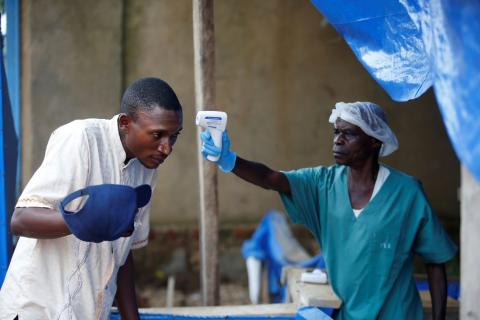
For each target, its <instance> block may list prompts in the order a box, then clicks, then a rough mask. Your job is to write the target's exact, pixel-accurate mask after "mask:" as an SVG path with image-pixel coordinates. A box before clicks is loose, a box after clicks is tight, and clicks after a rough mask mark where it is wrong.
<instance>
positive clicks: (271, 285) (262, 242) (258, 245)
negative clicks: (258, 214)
mask: <svg viewBox="0 0 480 320" xmlns="http://www.w3.org/2000/svg"><path fill="white" fill-rule="evenodd" d="M276 225H277V226H281V227H283V230H289V227H288V223H287V221H286V219H285V217H284V215H283V214H281V213H279V212H277V211H274V210H272V211H270V212H268V213H267V214H266V215H265V216H264V217H263V218H262V221H261V222H260V224H259V225H258V227H257V229H256V230H255V232H254V234H253V235H252V237H251V238H250V239H249V240H246V241H245V242H244V243H243V246H242V255H243V257H244V258H245V259H246V258H248V257H255V258H257V259H259V260H261V261H263V262H266V264H267V266H268V267H267V268H268V292H269V294H270V296H271V297H272V299H273V301H274V302H283V301H284V298H285V293H286V292H285V287H284V286H282V285H281V284H280V277H281V275H282V268H283V267H285V266H299V267H315V268H320V269H324V268H325V261H324V260H323V257H322V255H321V254H319V255H316V256H314V257H311V258H310V259H306V260H302V261H298V260H292V258H291V257H289V256H288V254H287V253H286V252H285V248H284V247H282V245H281V241H278V238H279V236H280V235H278V234H276V232H275V230H276V229H278V228H276V227H275V226H276ZM287 236H290V235H287ZM292 241H296V240H292Z"/></svg>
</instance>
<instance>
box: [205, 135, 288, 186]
mask: <svg viewBox="0 0 480 320" xmlns="http://www.w3.org/2000/svg"><path fill="white" fill-rule="evenodd" d="M200 138H201V139H202V141H203V144H202V154H203V157H204V159H207V160H208V156H214V157H218V161H217V162H216V164H217V165H218V167H219V168H220V169H221V170H222V171H224V172H233V173H235V175H237V176H238V177H240V178H242V179H243V180H245V181H247V182H250V183H253V184H255V185H257V186H259V187H262V188H264V189H269V190H275V191H278V192H282V193H286V194H290V183H289V182H288V179H287V177H286V176H285V175H284V174H283V173H281V172H280V171H275V170H272V169H270V168H269V167H267V166H266V165H264V164H261V163H257V162H253V161H248V160H245V159H242V158H240V157H237V155H236V154H235V152H232V151H231V150H230V138H229V137H228V134H227V132H226V131H225V132H224V133H223V136H222V146H221V148H218V147H217V146H215V144H214V143H213V140H212V137H211V135H210V133H209V131H208V130H206V131H204V132H202V133H201V135H200Z"/></svg>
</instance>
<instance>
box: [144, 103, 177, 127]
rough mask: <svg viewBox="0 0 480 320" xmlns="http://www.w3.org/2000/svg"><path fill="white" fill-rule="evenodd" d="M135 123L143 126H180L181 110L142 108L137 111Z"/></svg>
mask: <svg viewBox="0 0 480 320" xmlns="http://www.w3.org/2000/svg"><path fill="white" fill-rule="evenodd" d="M135 122H137V124H139V125H141V126H143V127H150V128H152V127H158V128H159V129H160V128H163V127H172V126H174V127H176V128H177V129H180V128H181V127H182V122H183V115H182V112H181V111H176V110H165V109H162V108H154V109H152V110H142V111H139V112H138V113H137V119H136V121H135Z"/></svg>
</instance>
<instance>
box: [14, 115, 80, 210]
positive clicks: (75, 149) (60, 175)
mask: <svg viewBox="0 0 480 320" xmlns="http://www.w3.org/2000/svg"><path fill="white" fill-rule="evenodd" d="M88 168H89V145H88V138H87V135H86V133H85V131H84V130H83V129H82V127H80V126H75V125H71V124H70V125H65V126H63V127H60V128H58V129H57V130H55V131H54V132H53V133H52V135H51V136H50V139H49V141H48V144H47V149H46V152H45V158H44V160H43V162H42V164H41V165H40V167H39V168H38V169H37V171H36V172H35V173H34V174H33V176H32V178H31V179H30V181H29V182H28V183H27V185H26V186H25V189H24V190H23V192H22V194H21V195H20V197H19V199H18V202H17V204H16V207H40V208H49V209H56V208H58V205H59V203H60V201H61V200H62V199H63V198H64V197H65V196H67V195H68V194H70V193H71V192H73V191H76V190H78V189H81V188H84V187H85V186H86V185H87V182H88Z"/></svg>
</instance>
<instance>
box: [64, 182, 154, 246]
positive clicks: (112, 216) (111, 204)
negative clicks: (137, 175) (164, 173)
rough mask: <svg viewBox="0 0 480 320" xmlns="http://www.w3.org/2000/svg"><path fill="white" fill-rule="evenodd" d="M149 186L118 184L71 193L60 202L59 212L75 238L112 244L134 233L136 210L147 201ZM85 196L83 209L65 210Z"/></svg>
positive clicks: (149, 193)
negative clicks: (127, 233)
mask: <svg viewBox="0 0 480 320" xmlns="http://www.w3.org/2000/svg"><path fill="white" fill-rule="evenodd" d="M151 195H152V189H151V188H150V186H149V185H146V184H145V185H141V186H139V187H137V188H132V187H130V186H125V185H118V184H102V185H96V186H89V187H87V188H84V189H81V190H78V191H75V192H72V193H71V194H69V195H68V196H66V197H65V198H64V199H63V200H62V202H61V203H60V206H59V207H60V211H61V212H62V215H63V219H64V220H65V223H66V224H67V226H68V229H69V230H70V231H71V232H72V234H74V235H75V236H76V237H77V238H78V239H80V240H83V241H88V242H102V241H113V240H116V239H118V238H120V237H121V236H122V235H123V234H124V233H126V232H128V231H133V230H134V219H135V215H136V213H137V211H138V208H141V207H144V206H145V205H147V203H148V202H149V201H150V197H151ZM83 196H88V199H86V201H85V203H84V205H83V207H82V208H81V209H80V210H78V211H77V212H71V211H68V210H66V209H65V207H66V206H67V205H68V204H69V203H70V202H71V201H73V200H75V199H77V198H79V197H83Z"/></svg>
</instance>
